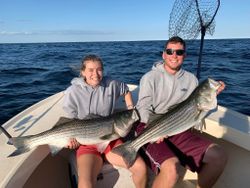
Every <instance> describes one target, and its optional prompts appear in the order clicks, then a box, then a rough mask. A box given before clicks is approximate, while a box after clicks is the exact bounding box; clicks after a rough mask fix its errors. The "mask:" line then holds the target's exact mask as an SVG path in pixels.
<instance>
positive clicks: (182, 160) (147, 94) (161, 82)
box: [137, 36, 227, 188]
mask: <svg viewBox="0 0 250 188" xmlns="http://www.w3.org/2000/svg"><path fill="white" fill-rule="evenodd" d="M185 51H186V44H185V41H183V39H181V38H180V37H176V36H175V37H172V38H170V39H169V40H168V42H167V43H166V46H165V50H164V51H163V54H162V58H163V62H158V63H156V64H155V65H154V66H153V68H152V70H151V71H149V72H148V73H146V74H145V75H144V76H143V77H142V79H141V81H140V91H139V99H138V103H137V108H138V110H139V113H140V115H141V123H140V124H139V126H138V127H137V133H138V134H140V132H141V131H142V130H143V129H144V128H145V127H146V124H147V123H148V121H149V119H150V114H151V113H152V112H154V113H156V114H162V113H166V112H167V111H168V109H169V108H170V107H171V106H174V105H175V104H178V103H180V102H182V101H184V100H185V99H186V98H187V97H188V96H189V95H190V94H191V93H192V91H193V90H194V89H195V88H196V86H197V85H198V80H197V78H196V77H195V76H194V75H193V74H192V73H190V72H188V71H185V70H183V69H182V64H183V61H184V59H185V56H186V53H185ZM220 83H221V87H220V88H219V89H218V93H220V92H221V91H222V90H223V89H224V88H225V84H224V83H223V82H220ZM163 140H164V141H163ZM145 149H146V154H147V155H148V157H149V159H150V163H151V168H152V169H153V170H154V171H156V170H157V169H158V168H159V169H160V172H159V173H158V174H157V176H156V178H155V180H154V182H153V186H152V187H154V188H161V187H162V188H167V187H174V185H175V184H176V182H177V180H178V177H179V169H180V168H179V167H180V165H183V166H185V167H187V168H189V169H190V170H192V171H196V172H197V173H198V185H197V187H212V186H213V185H214V184H215V182H216V180H217V179H218V178H219V176H220V175H221V173H222V172H223V169H224V167H225V165H226V161H227V155H226V154H225V152H224V150H223V149H222V148H221V147H220V146H218V145H216V144H214V143H212V142H211V141H209V140H206V139H204V138H201V137H200V136H199V135H197V134H195V133H194V132H192V131H191V130H188V131H185V132H183V133H180V134H177V135H174V136H171V137H167V138H165V139H164V138H162V139H160V140H158V141H157V143H153V144H148V145H146V146H145Z"/></svg>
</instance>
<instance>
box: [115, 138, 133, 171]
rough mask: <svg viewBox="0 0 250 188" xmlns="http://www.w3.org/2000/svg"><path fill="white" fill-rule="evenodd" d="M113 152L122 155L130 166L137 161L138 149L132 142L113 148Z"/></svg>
mask: <svg viewBox="0 0 250 188" xmlns="http://www.w3.org/2000/svg"><path fill="white" fill-rule="evenodd" d="M112 152H114V153H116V154H118V155H120V156H122V157H123V160H124V162H125V163H126V165H127V166H128V167H131V166H132V165H133V164H134V163H135V160H136V156H137V150H136V148H135V147H133V146H132V145H131V142H125V143H124V144H121V145H119V146H117V147H115V148H113V149H112Z"/></svg>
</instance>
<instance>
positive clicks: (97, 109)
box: [63, 77, 129, 119]
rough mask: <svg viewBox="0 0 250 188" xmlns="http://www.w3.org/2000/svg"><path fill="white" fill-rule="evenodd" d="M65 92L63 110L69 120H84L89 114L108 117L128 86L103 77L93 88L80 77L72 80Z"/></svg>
mask: <svg viewBox="0 0 250 188" xmlns="http://www.w3.org/2000/svg"><path fill="white" fill-rule="evenodd" d="M71 84H72V85H71V86H70V87H68V88H67V90H66V91H65V97H64V103H63V109H64V111H65V112H66V113H67V115H68V117H69V118H78V119H84V118H86V117H87V116H88V115H90V114H97V115H100V116H108V115H110V114H112V113H113V111H114V108H115V104H116V102H117V100H118V98H119V97H120V96H122V95H125V94H126V93H127V92H128V91H129V88H128V86H127V85H126V84H125V83H123V82H119V81H117V80H112V79H110V78H108V77H103V79H102V81H101V83H100V85H99V86H97V87H95V88H93V87H91V86H90V85H88V84H87V83H86V82H85V81H84V79H83V78H82V77H79V78H74V79H73V80H72V81H71Z"/></svg>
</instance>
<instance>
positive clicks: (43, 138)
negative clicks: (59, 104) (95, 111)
mask: <svg viewBox="0 0 250 188" xmlns="http://www.w3.org/2000/svg"><path fill="white" fill-rule="evenodd" d="M138 120H139V115H138V112H137V110H136V109H132V110H125V111H122V112H117V113H114V114H112V115H110V116H107V117H101V116H98V117H97V116H95V118H93V119H86V120H79V119H68V118H65V117H61V118H60V119H59V121H58V122H57V123H56V124H55V126H54V127H53V128H51V129H50V130H47V131H44V132H41V133H39V134H35V135H29V136H23V137H12V138H10V139H9V144H13V145H14V146H15V147H16V148H17V149H16V150H15V151H14V152H13V153H12V154H10V155H9V157H11V156H16V155H19V154H22V153H25V152H27V151H30V150H31V149H33V148H36V147H37V146H39V145H45V144H48V145H49V147H50V150H51V153H52V155H55V154H56V153H57V152H59V151H60V150H61V149H62V148H63V147H64V146H66V145H67V144H68V143H69V141H70V139H71V138H75V139H76V140H77V141H78V142H79V143H80V144H83V145H92V144H100V143H104V142H107V141H112V140H115V139H117V138H119V137H125V136H126V135H127V134H128V133H129V131H130V130H131V128H132V126H133V124H134V123H135V122H136V121H138Z"/></svg>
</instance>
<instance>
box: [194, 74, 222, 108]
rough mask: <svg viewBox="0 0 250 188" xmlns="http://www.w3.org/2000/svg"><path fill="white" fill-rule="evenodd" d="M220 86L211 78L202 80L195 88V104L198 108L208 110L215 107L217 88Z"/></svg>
mask: <svg viewBox="0 0 250 188" xmlns="http://www.w3.org/2000/svg"><path fill="white" fill-rule="evenodd" d="M220 86H221V84H220V82H217V81H215V80H213V79H211V78H208V79H206V80H205V81H203V82H202V83H201V84H200V85H199V86H198V88H197V93H198V97H197V105H198V108H199V109H200V110H203V111H209V110H212V109H214V108H216V107H217V90H218V88H219V87H220Z"/></svg>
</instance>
